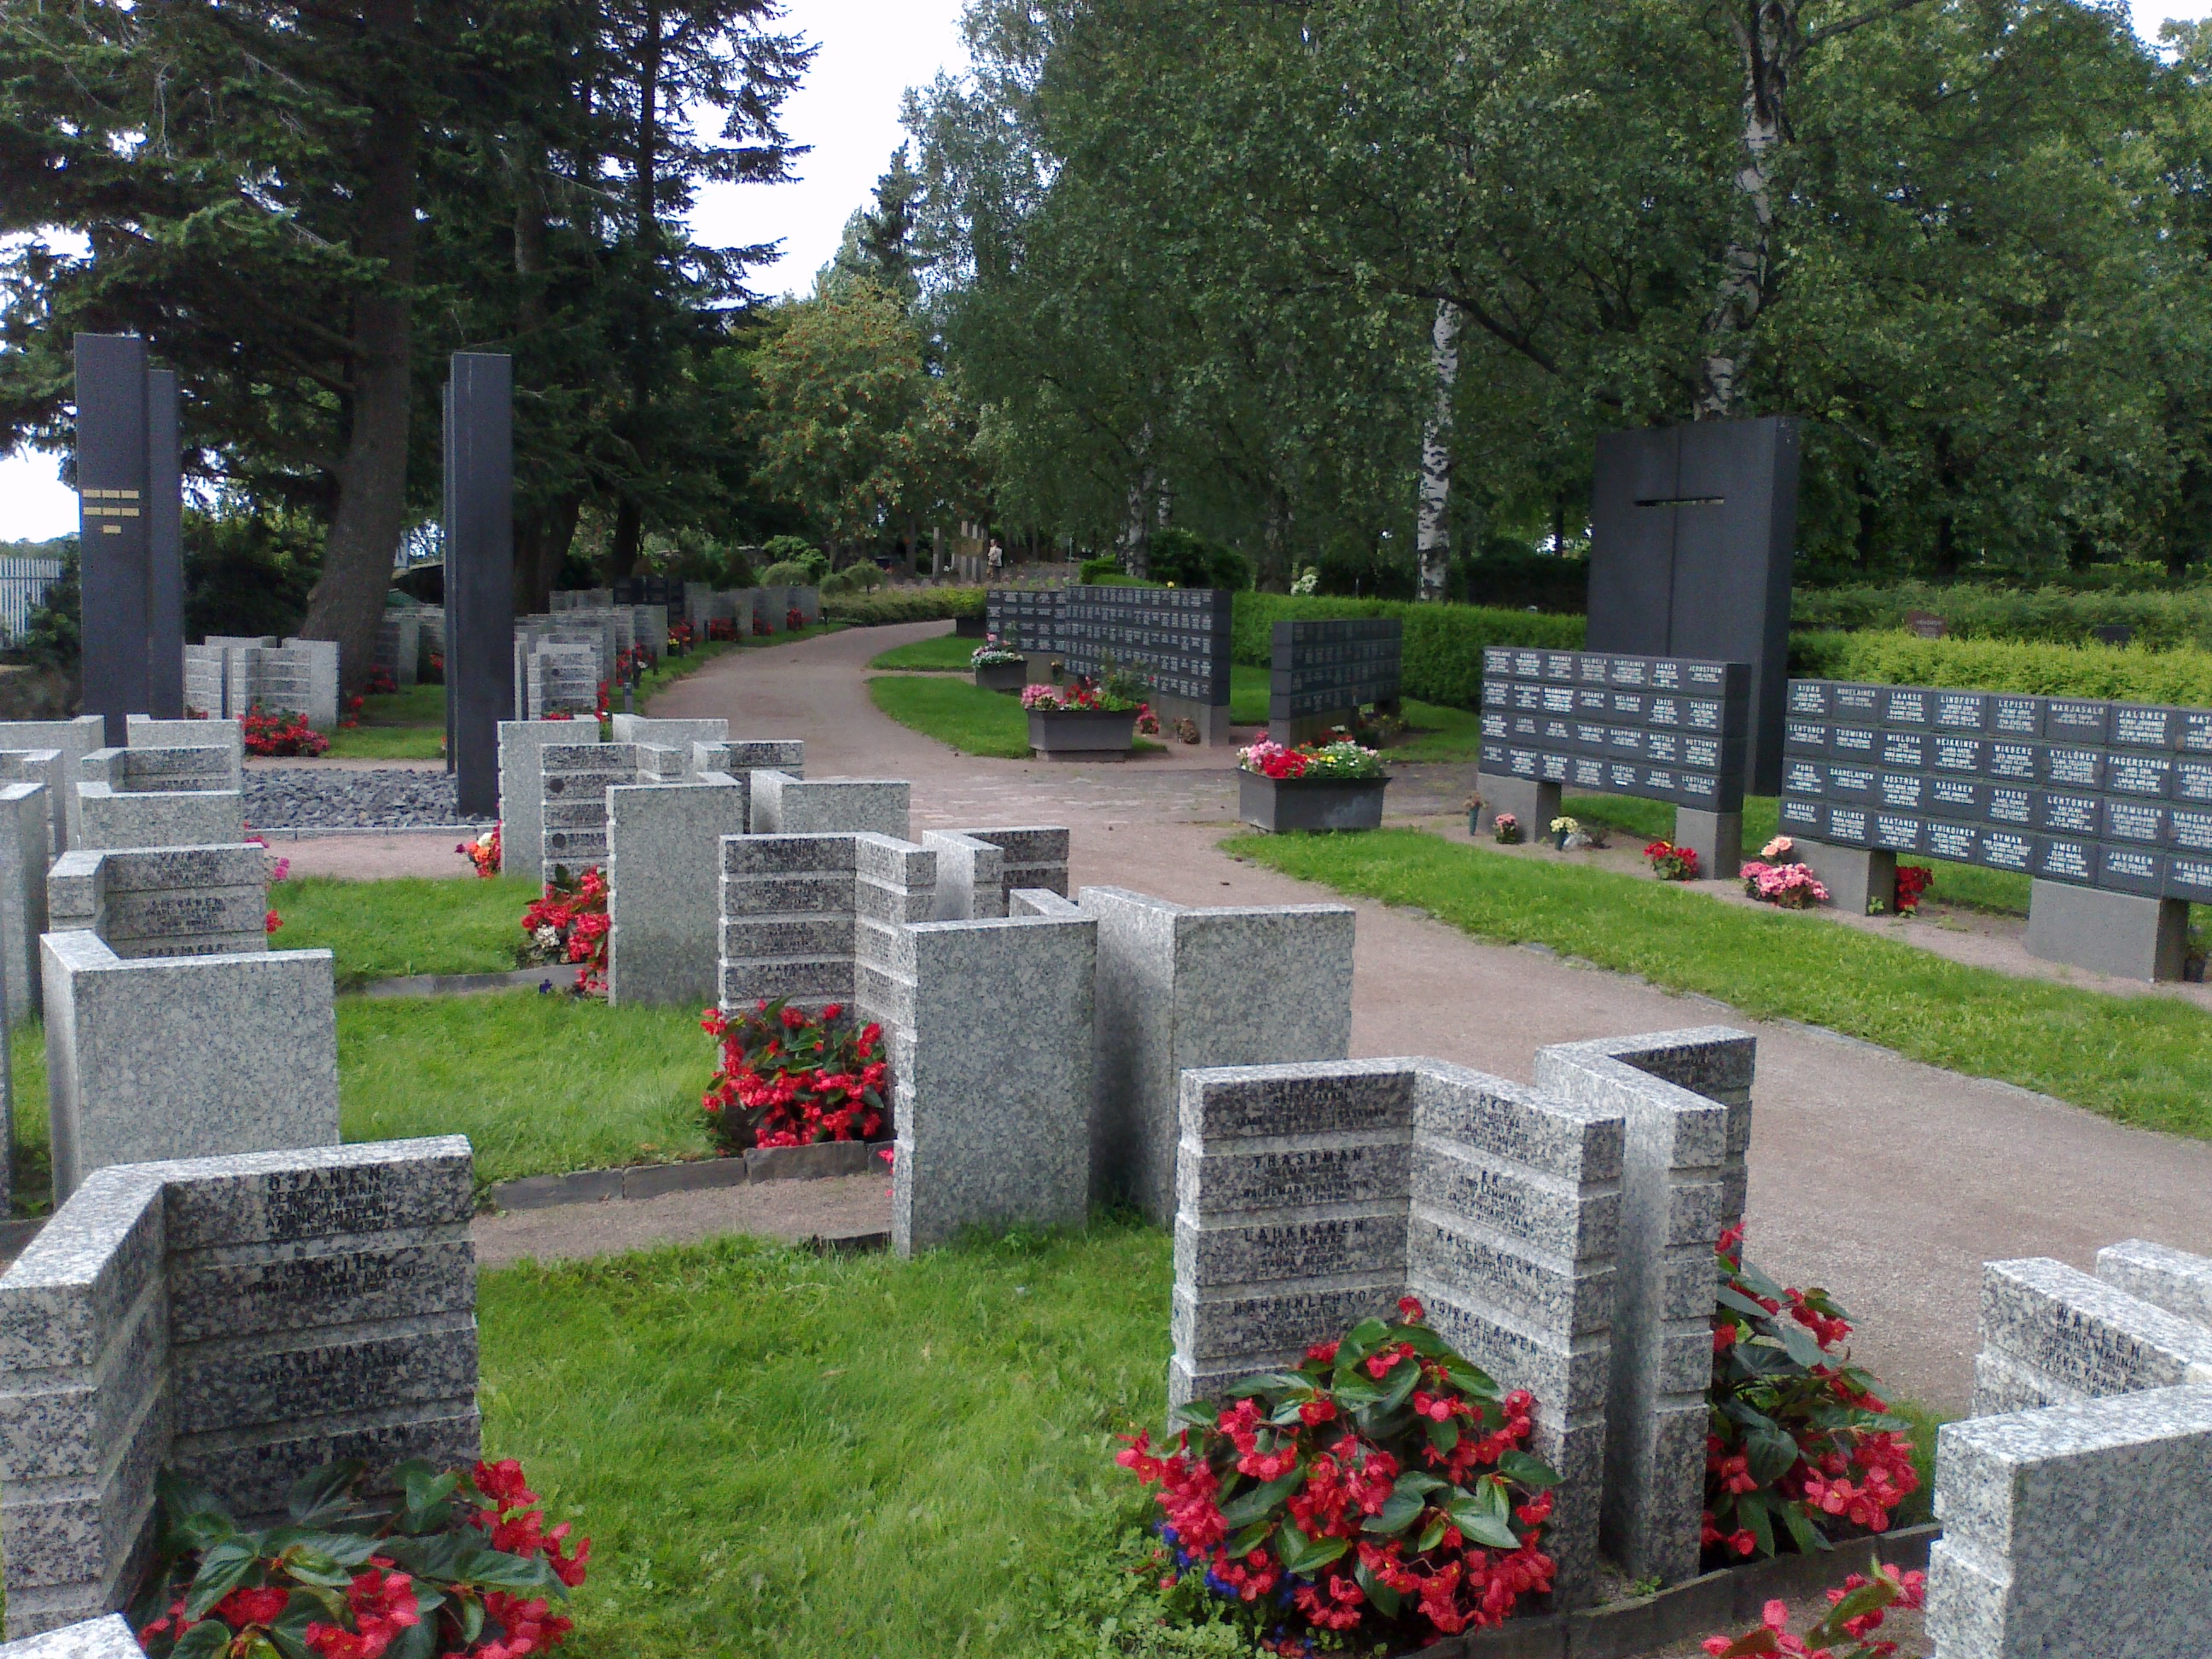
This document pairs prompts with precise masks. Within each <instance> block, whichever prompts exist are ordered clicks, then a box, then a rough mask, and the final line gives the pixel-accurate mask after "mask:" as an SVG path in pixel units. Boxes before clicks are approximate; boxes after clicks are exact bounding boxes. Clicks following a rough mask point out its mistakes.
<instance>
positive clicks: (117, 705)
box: [76, 334, 185, 744]
mask: <svg viewBox="0 0 2212 1659" xmlns="http://www.w3.org/2000/svg"><path fill="white" fill-rule="evenodd" d="M76 483H77V512H78V518H77V530H78V549H79V559H80V562H81V567H82V574H81V577H80V580H81V581H82V591H83V595H84V609H83V624H82V625H83V639H84V711H85V713H87V714H98V715H100V716H101V717H102V718H103V719H104V720H106V726H107V741H108V742H109V743H111V744H122V743H123V742H124V741H125V738H126V730H125V720H126V718H127V717H128V716H130V715H131V714H153V715H155V716H157V717H161V718H167V719H173V718H175V717H176V716H177V715H178V714H181V713H182V712H183V703H184V655H185V639H184V553H183V544H182V535H181V531H182V513H183V502H182V498H181V495H180V480H179V469H178V457H177V377H176V376H175V375H174V374H169V373H167V371H165V370H160V369H149V368H148V367H147V363H146V343H145V341H143V340H142V339H140V338H138V337H137V336H136V335H131V334H80V335H78V336H77V337H76Z"/></svg>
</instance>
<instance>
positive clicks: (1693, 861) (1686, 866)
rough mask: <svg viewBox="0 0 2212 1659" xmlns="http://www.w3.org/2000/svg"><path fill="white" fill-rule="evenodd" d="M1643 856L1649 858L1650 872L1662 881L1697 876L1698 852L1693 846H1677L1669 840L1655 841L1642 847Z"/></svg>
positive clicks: (1680, 879) (1689, 879) (1687, 878)
mask: <svg viewBox="0 0 2212 1659" xmlns="http://www.w3.org/2000/svg"><path fill="white" fill-rule="evenodd" d="M1644 857H1645V858H1647V859H1649V860H1651V873H1652V874H1654V875H1656V876H1657V877H1658V878H1659V879H1660V880H1662V881H1695V880H1696V879H1697V878H1698V854H1697V852H1696V850H1695V849H1694V848H1688V847H1677V846H1675V845H1674V842H1671V841H1655V842H1650V844H1649V845H1647V846H1646V847H1645V848H1644Z"/></svg>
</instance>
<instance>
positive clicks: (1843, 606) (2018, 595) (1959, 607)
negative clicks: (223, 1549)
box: [1790, 581, 2212, 650]
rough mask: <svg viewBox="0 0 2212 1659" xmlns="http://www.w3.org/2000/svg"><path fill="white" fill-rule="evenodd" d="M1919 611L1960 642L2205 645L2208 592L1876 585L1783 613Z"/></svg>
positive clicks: (1793, 618) (1809, 625)
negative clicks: (2125, 639) (2130, 636)
mask: <svg viewBox="0 0 2212 1659" xmlns="http://www.w3.org/2000/svg"><path fill="white" fill-rule="evenodd" d="M1910 611H1926V612H1928V613H1929V614H1930V615H1932V616H1937V617H1942V618H1943V620H1944V621H1945V622H1946V623H1948V624H1949V629H1950V634H1949V636H1950V637H1951V638H1953V639H1966V640H2015V641H2042V642H2044V643H2046V644H2051V645H2087V644H2090V643H2092V642H2093V635H2092V632H2091V630H2092V629H2098V628H2111V627H2124V628H2132V629H2135V631H2136V635H2135V643H2136V644H2137V645H2141V646H2149V647H2153V648H2154V649H2158V650H2171V649H2173V648H2174V647H2179V646H2197V647H2212V587H2204V586H2197V587H2190V588H2182V589H2178V590H2172V591H2167V592H2124V591H2111V592H2088V593H2080V592H2070V591H2069V590H2068V589H2065V588H2063V587H2055V586H2046V587H2032V588H2004V587H1990V586H1983V585H1981V584H1979V583H1960V584H1957V585H1954V586H1947V587H1938V586H1934V585H1932V584H1930V583H1928V582H1913V581H1905V582H1894V583H1888V584H1885V585H1883V586H1856V587H1828V588H1800V589H1798V590H1797V592H1796V596H1795V598H1794V599H1792V601H1791V604H1790V624H1791V626H1792V627H1795V628H1799V629H1871V630H1887V629H1901V628H1904V627H1905V617H1906V614H1907V613H1908V612H1910Z"/></svg>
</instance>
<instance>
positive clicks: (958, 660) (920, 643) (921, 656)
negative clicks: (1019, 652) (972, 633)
mask: <svg viewBox="0 0 2212 1659" xmlns="http://www.w3.org/2000/svg"><path fill="white" fill-rule="evenodd" d="M980 643H981V641H977V640H963V639H962V638H961V637H960V635H957V634H954V633H951V632H946V633H943V634H933V635H931V636H930V637H929V638H927V639H926V640H914V641H909V642H908V643H907V644H905V645H895V646H893V647H891V648H890V650H888V651H884V652H880V653H878V654H877V655H876V656H875V658H874V659H872V660H871V661H870V662H869V664H868V666H869V667H871V668H884V669H905V670H908V671H922V672H927V673H961V674H964V673H966V672H968V671H969V660H968V659H969V658H970V657H972V656H973V655H974V654H975V647H976V646H977V645H978V644H980Z"/></svg>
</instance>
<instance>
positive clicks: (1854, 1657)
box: [1703, 1562, 1928, 1659]
mask: <svg viewBox="0 0 2212 1659" xmlns="http://www.w3.org/2000/svg"><path fill="white" fill-rule="evenodd" d="M1827 1597H1828V1610H1827V1612H1826V1613H1822V1614H1821V1615H1820V1618H1819V1619H1818V1620H1814V1623H1813V1624H1812V1625H1811V1626H1810V1627H1808V1629H1807V1630H1806V1632H1805V1633H1804V1634H1803V1635H1802V1636H1792V1635H1791V1634H1790V1604H1789V1603H1788V1602H1786V1601H1769V1602H1768V1603H1767V1604H1766V1607H1765V1610H1764V1612H1763V1613H1762V1615H1761V1617H1760V1619H1759V1628H1758V1629H1757V1630H1754V1631H1749V1632H1746V1633H1745V1634H1743V1635H1741V1636H1739V1637H1727V1636H1710V1637H1707V1638H1705V1643H1704V1644H1703V1645H1704V1647H1705V1651H1706V1652H1707V1653H1709V1654H1711V1655H1712V1656H1713V1659H1753V1656H1754V1655H1758V1654H1769V1653H1780V1654H1802V1655H1806V1656H1808V1659H1813V1656H1826V1659H1889V1656H1890V1655H1892V1654H1893V1653H1895V1652H1896V1651H1897V1644H1896V1643H1894V1642H1884V1641H1881V1640H1879V1639H1878V1638H1875V1635H1874V1632H1876V1631H1878V1630H1880V1629H1881V1626H1882V1621H1883V1620H1884V1619H1885V1618H1886V1617H1887V1614H1888V1611H1889V1609H1890V1608H1891V1607H1903V1608H1905V1609H1906V1610H1907V1611H1912V1610H1915V1609H1917V1608H1919V1607H1922V1606H1923V1605H1924V1604H1925V1603H1926V1601H1927V1599H1928V1575H1927V1574H1926V1573H1924V1572H1905V1573H1900V1572H1899V1571H1897V1569H1896V1568H1894V1567H1890V1566H1886V1565H1882V1564H1881V1563H1880V1562H1877V1563H1875V1570H1874V1577H1871V1578H1869V1577H1867V1576H1866V1575H1864V1574H1863V1573H1857V1572H1855V1573H1852V1574H1851V1575H1850V1577H1847V1578H1845V1579H1844V1582H1843V1584H1842V1586H1841V1587H1840V1588H1839V1589H1832V1590H1830V1591H1828V1592H1827Z"/></svg>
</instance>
